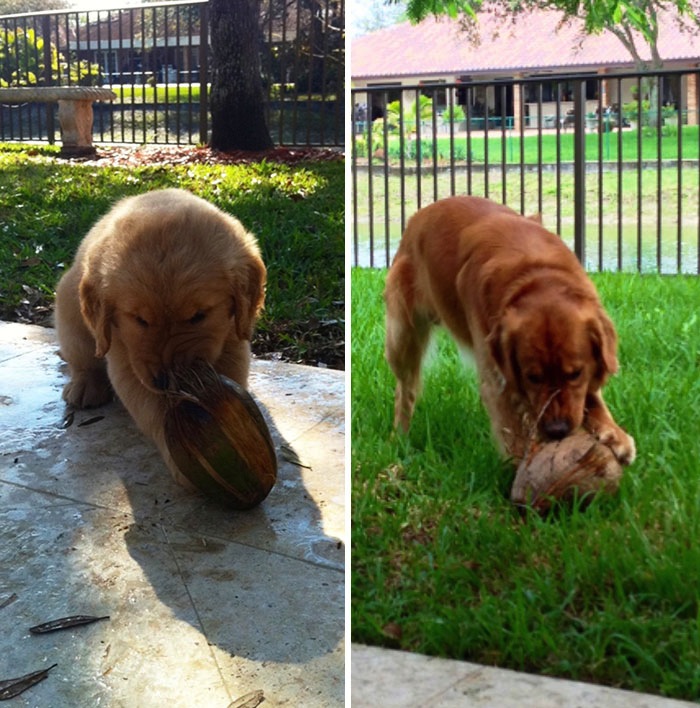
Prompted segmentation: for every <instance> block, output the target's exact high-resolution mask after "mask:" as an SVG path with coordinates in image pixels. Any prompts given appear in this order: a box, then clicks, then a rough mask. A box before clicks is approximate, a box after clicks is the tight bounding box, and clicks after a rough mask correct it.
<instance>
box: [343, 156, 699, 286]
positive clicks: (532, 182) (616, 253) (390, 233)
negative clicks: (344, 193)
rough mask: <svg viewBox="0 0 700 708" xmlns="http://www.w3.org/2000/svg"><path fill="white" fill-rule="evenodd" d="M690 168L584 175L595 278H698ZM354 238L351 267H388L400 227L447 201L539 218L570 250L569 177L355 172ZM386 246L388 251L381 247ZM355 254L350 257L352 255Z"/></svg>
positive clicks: (695, 185) (693, 170)
mask: <svg viewBox="0 0 700 708" xmlns="http://www.w3.org/2000/svg"><path fill="white" fill-rule="evenodd" d="M699 180H700V177H699V174H698V168H697V167H688V168H684V169H682V170H680V172H679V171H677V170H676V169H673V168H668V169H662V170H656V169H645V170H643V171H641V172H640V173H638V172H637V171H636V170H625V171H623V172H621V173H619V174H618V173H617V172H604V173H603V174H602V175H600V179H599V175H598V174H597V173H595V174H589V175H588V177H587V181H586V187H587V189H586V221H587V230H586V256H587V257H586V265H587V267H588V268H591V269H594V270H617V269H621V270H627V271H637V270H642V271H658V270H661V271H662V272H667V273H669V272H678V271H679V272H697V267H698V247H699V240H700V239H699V236H698V189H700V181H699ZM353 186H354V188H355V192H356V198H357V205H358V209H357V214H356V220H355V224H354V226H355V230H356V234H357V247H356V249H355V253H356V254H357V262H358V263H359V264H360V265H369V263H370V255H372V257H373V258H374V261H373V264H374V265H387V260H386V251H387V250H388V251H389V254H390V256H391V255H393V253H394V251H395V250H396V247H397V245H398V242H399V240H400V238H401V231H402V226H403V224H405V221H406V220H407V219H408V218H409V217H410V216H411V214H413V213H414V212H415V211H416V210H417V209H418V208H419V206H421V205H422V206H425V205H426V204H428V203H430V202H431V201H433V200H434V199H440V198H443V197H447V196H449V195H451V194H475V195H479V196H487V197H490V198H491V199H494V200H495V201H498V202H504V203H507V204H509V205H510V206H511V207H513V208H514V209H516V210H518V211H519V210H520V209H521V207H522V208H523V211H524V213H526V214H535V213H538V212H540V213H542V214H543V215H544V219H545V226H546V227H547V228H549V229H551V230H552V231H555V232H557V233H559V234H560V235H561V237H562V238H563V239H564V240H565V241H566V242H567V244H568V245H569V246H570V247H573V235H574V196H573V195H574V192H573V187H574V179H573V175H572V174H571V173H562V174H560V175H557V174H556V173H554V172H551V171H544V172H543V173H542V174H541V175H540V174H537V173H535V172H526V173H525V174H520V172H519V171H517V172H508V173H506V174H505V175H504V174H502V173H501V172H500V171H497V172H493V173H490V174H489V173H487V174H484V172H483V171H480V172H479V173H470V172H468V171H466V170H465V169H464V168H459V167H458V168H457V169H455V170H454V171H451V170H440V171H438V172H437V173H436V174H433V173H432V171H431V170H426V171H424V173H423V174H422V175H421V176H418V175H416V174H404V175H403V176H401V175H399V174H394V173H391V174H387V175H379V174H374V175H370V174H369V173H368V171H367V170H366V169H365V170H361V171H358V174H357V178H356V180H355V183H354V185H353ZM387 244H388V245H387ZM355 253H354V254H353V255H355Z"/></svg>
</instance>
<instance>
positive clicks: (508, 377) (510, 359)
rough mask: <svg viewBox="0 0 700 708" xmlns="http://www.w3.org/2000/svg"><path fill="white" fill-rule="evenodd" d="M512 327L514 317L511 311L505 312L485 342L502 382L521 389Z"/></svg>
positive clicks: (515, 339)
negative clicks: (501, 376) (502, 379)
mask: <svg viewBox="0 0 700 708" xmlns="http://www.w3.org/2000/svg"><path fill="white" fill-rule="evenodd" d="M513 325H514V315H513V313H512V312H511V311H507V312H506V314H505V315H504V316H503V317H501V319H500V320H499V322H498V324H497V325H496V326H495V327H494V328H493V329H492V330H491V332H490V333H489V335H488V337H487V339H486V341H487V343H488V346H489V347H490V349H491V357H492V358H493V360H494V361H495V362H496V365H497V366H498V368H499V370H500V372H501V374H502V375H503V378H504V380H505V381H506V382H510V383H511V384H512V385H514V386H516V387H517V388H518V389H521V388H522V385H521V375H520V374H521V372H520V365H519V364H518V356H517V352H516V351H515V342H516V341H517V337H514V336H513V331H514V330H513Z"/></svg>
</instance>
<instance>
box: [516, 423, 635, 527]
mask: <svg viewBox="0 0 700 708" xmlns="http://www.w3.org/2000/svg"><path fill="white" fill-rule="evenodd" d="M621 478H622V467H621V465H620V463H619V462H618V460H617V458H616V457H615V455H614V454H613V451H612V450H611V449H610V448H609V447H608V446H607V445H603V444H602V443H600V442H598V440H597V439H596V437H595V436H594V435H591V434H590V433H587V432H578V433H575V434H574V435H570V436H568V437H566V438H564V439H563V440H557V441H555V442H550V443H546V444H532V445H531V446H530V450H529V452H528V454H527V455H525V457H524V458H523V460H522V462H521V463H520V466H519V467H518V470H517V472H516V473H515V481H514V482H513V487H512V489H511V493H510V498H511V501H512V502H514V503H515V504H517V505H518V506H527V507H531V508H533V509H535V510H536V511H539V512H540V513H544V512H546V511H548V510H549V509H550V508H551V507H552V505H553V504H554V503H555V502H570V501H573V500H574V499H583V500H584V501H590V499H591V498H592V497H593V496H594V495H595V494H598V493H599V492H606V493H610V494H614V493H615V492H616V491H617V490H618V488H619V486H620V479H621Z"/></svg>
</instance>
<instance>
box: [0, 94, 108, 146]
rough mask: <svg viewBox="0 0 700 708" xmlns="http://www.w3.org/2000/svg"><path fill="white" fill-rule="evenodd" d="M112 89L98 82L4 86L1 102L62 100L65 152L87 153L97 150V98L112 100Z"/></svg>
mask: <svg viewBox="0 0 700 708" xmlns="http://www.w3.org/2000/svg"><path fill="white" fill-rule="evenodd" d="M116 97H117V94H116V93H114V91H112V90H111V89H106V88H96V87H94V86H16V87H8V88H0V103H54V102H58V120H59V123H60V126H61V143H62V145H61V155H62V156H63V157H83V156H89V155H94V154H95V152H96V151H95V148H94V146H93V144H92V104H93V101H112V100H114V99H115V98H116Z"/></svg>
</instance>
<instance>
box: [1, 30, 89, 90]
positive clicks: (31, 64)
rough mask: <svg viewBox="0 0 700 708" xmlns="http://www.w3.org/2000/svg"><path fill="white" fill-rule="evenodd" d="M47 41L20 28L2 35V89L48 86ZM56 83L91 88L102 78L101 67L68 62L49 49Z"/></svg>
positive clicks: (86, 62) (81, 62) (52, 76)
mask: <svg viewBox="0 0 700 708" xmlns="http://www.w3.org/2000/svg"><path fill="white" fill-rule="evenodd" d="M44 50H45V40H44V38H43V37H41V36H40V35H37V33H36V32H35V30H34V29H32V28H29V29H25V28H23V27H18V28H17V29H16V30H7V31H6V32H2V33H0V86H9V85H13V86H38V85H41V84H44V83H45V82H46V74H47V67H46V63H45V60H44V54H45V51H44ZM49 55H50V57H51V66H50V67H49V69H50V74H51V78H52V80H54V81H59V80H60V81H62V82H66V83H67V82H70V83H72V84H81V85H84V86H89V85H92V84H95V83H96V82H97V79H98V78H99V71H100V69H99V66H98V65H97V64H93V63H91V62H89V61H87V60H85V59H81V60H80V61H78V60H76V59H72V60H71V61H70V62H68V61H66V59H65V57H64V56H63V55H62V54H60V53H59V52H58V51H57V50H56V48H55V47H54V46H53V44H50V46H49Z"/></svg>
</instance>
